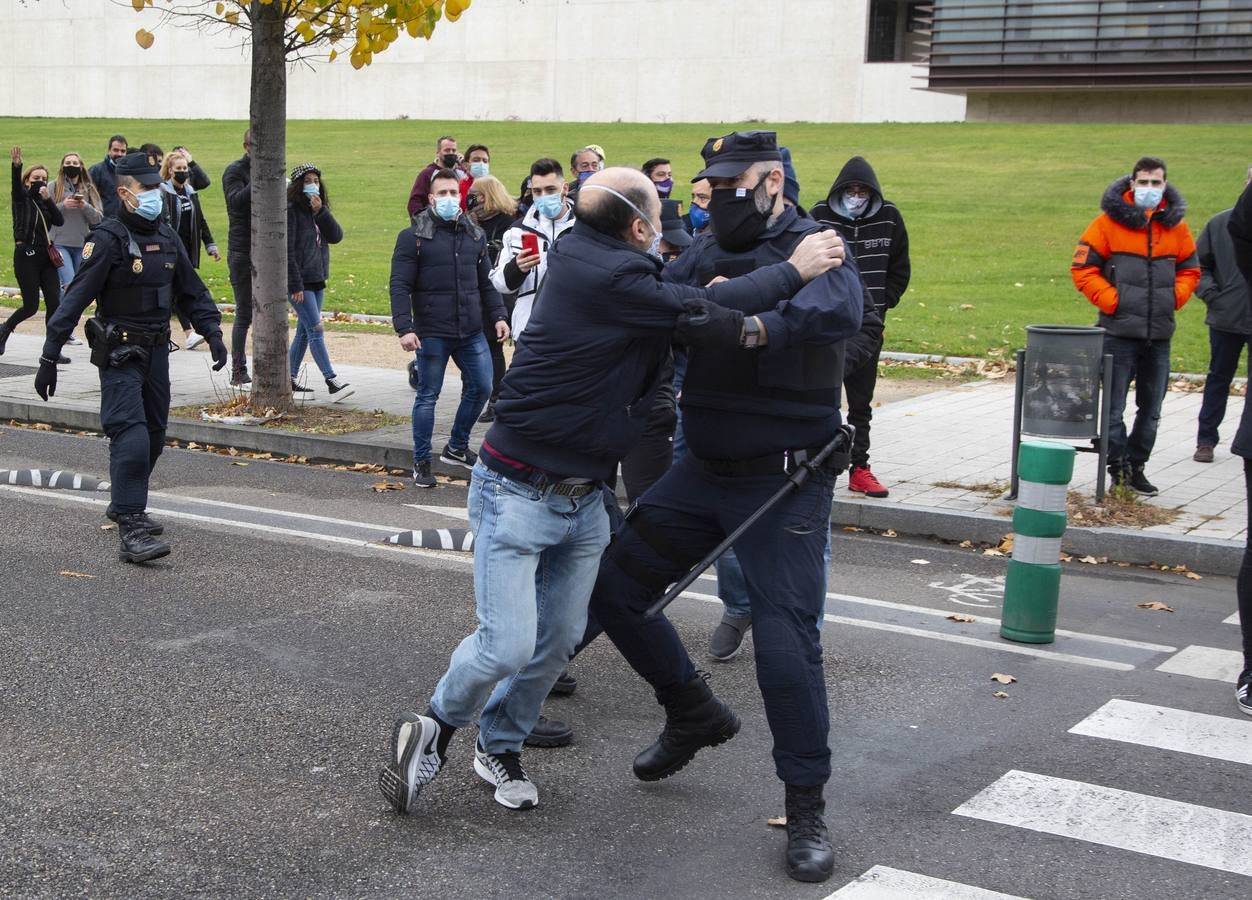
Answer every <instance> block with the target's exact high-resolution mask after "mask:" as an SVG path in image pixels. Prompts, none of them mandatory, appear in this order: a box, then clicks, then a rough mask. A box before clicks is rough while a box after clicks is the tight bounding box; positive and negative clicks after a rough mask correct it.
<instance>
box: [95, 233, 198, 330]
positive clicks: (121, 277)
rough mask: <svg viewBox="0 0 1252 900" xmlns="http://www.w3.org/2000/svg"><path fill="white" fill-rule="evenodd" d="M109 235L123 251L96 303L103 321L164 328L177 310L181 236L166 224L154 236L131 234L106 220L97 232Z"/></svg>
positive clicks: (152, 234)
mask: <svg viewBox="0 0 1252 900" xmlns="http://www.w3.org/2000/svg"><path fill="white" fill-rule="evenodd" d="M101 231H107V232H108V233H109V234H110V235H111V236H112V237H113V238H115V239H116V240H117V242H118V244H119V246H120V247H121V249H122V253H121V259H120V260H119V262H118V264H117V265H116V266H114V267H113V270H112V271H111V272H109V277H108V278H107V279H105V282H104V287H103V288H101V290H100V297H99V298H98V299H97V300H96V307H97V310H98V314H99V316H100V317H101V318H103V319H120V320H123V321H126V322H130V323H135V324H145V323H151V324H153V325H165V324H167V323H168V322H169V319H170V314H171V313H172V312H173V309H174V272H175V269H176V267H177V265H178V235H176V234H175V233H174V232H173V230H172V229H171V228H170V227H169V226H168V225H165V224H162V225H161V226H160V227H158V228H157V230H156V231H154V232H153V233H151V234H138V233H132V232H131V231H130V230H129V229H127V228H126V226H125V225H123V224H122V223H121V222H120V221H118V220H117V219H105V220H104V221H103V222H101V223H100V225H99V226H98V227H97V228H96V232H97V233H99V232H101Z"/></svg>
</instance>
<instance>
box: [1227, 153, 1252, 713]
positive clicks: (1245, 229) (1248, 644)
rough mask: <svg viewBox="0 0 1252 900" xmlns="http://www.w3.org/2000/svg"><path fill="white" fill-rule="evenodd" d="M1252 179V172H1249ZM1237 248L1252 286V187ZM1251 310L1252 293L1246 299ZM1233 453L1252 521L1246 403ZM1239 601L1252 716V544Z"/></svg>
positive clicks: (1246, 698)
mask: <svg viewBox="0 0 1252 900" xmlns="http://www.w3.org/2000/svg"><path fill="white" fill-rule="evenodd" d="M1248 174H1249V175H1252V169H1249V172H1248ZM1226 230H1227V231H1228V232H1229V233H1230V239H1231V242H1232V243H1233V244H1234V256H1235V265H1236V266H1237V267H1238V269H1239V273H1240V274H1241V275H1243V280H1244V283H1245V284H1247V285H1252V184H1249V185H1248V186H1247V187H1245V188H1244V189H1243V193H1242V194H1241V195H1240V196H1239V200H1238V202H1237V203H1235V208H1234V209H1233V210H1231V213H1230V218H1229V220H1228V221H1227V223H1226ZM1245 299H1246V302H1247V303H1248V304H1249V306H1252V290H1250V291H1249V292H1248V293H1247V294H1246V296H1245ZM1230 452H1231V453H1233V454H1234V455H1235V456H1242V457H1243V482H1244V486H1245V491H1246V497H1247V507H1248V515H1249V518H1252V403H1248V402H1246V401H1245V402H1244V404H1243V415H1242V416H1241V417H1240V419H1239V430H1238V432H1236V434H1235V439H1234V441H1233V442H1232V443H1231V445H1230ZM1236 592H1237V594H1238V597H1239V629H1240V633H1241V635H1242V637H1243V671H1242V672H1240V673H1239V677H1238V679H1236V681H1235V703H1236V704H1237V705H1238V707H1239V711H1240V712H1242V713H1245V714H1247V715H1249V716H1252V541H1250V542H1249V543H1248V545H1247V547H1246V548H1245V549H1244V551H1243V565H1241V566H1240V567H1239V580H1238V582H1237V585H1236Z"/></svg>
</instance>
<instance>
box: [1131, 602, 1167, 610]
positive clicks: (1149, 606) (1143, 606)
mask: <svg viewBox="0 0 1252 900" xmlns="http://www.w3.org/2000/svg"><path fill="white" fill-rule="evenodd" d="M1135 606H1137V607H1139V608H1140V609H1155V610H1160V611H1161V612H1173V611H1174V607H1172V606H1169V605H1168V604H1165V603H1162V602H1161V601H1160V600H1153V601H1151V602H1149V603H1136V604H1135Z"/></svg>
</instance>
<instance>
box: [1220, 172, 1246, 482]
mask: <svg viewBox="0 0 1252 900" xmlns="http://www.w3.org/2000/svg"><path fill="white" fill-rule="evenodd" d="M1226 230H1227V231H1229V232H1230V238H1231V241H1232V242H1233V243H1234V245H1235V265H1236V266H1238V267H1239V271H1240V273H1242V275H1243V280H1244V281H1246V282H1247V283H1248V284H1249V285H1252V185H1248V186H1247V187H1246V188H1244V189H1243V193H1242V194H1240V195H1239V201H1238V202H1237V203H1235V208H1234V209H1232V210H1231V211H1230V219H1229V220H1228V221H1227V222H1226ZM1248 302H1249V303H1250V304H1252V291H1249V292H1248ZM1230 452H1231V453H1233V454H1235V456H1242V457H1243V458H1245V459H1248V458H1252V403H1244V404H1243V415H1242V417H1240V419H1239V430H1238V432H1236V434H1235V439H1234V442H1233V443H1232V444H1231V445H1230Z"/></svg>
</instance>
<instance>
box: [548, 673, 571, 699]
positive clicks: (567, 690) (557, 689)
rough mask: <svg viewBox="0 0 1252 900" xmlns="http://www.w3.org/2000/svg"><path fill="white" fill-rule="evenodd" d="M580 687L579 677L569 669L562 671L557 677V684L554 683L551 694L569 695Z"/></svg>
mask: <svg viewBox="0 0 1252 900" xmlns="http://www.w3.org/2000/svg"><path fill="white" fill-rule="evenodd" d="M577 689H578V679H577V678H575V677H574V676H573V675H571V674H570V672H569V669H566V670H565V671H564V672H562V673H561V676H560V677H559V678H557V680H556V684H554V685H552V690H550V691H548V693H549V694H555V695H556V696H558V697H568V696H569V695H570V694H572V693H574V691H576V690H577Z"/></svg>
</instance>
